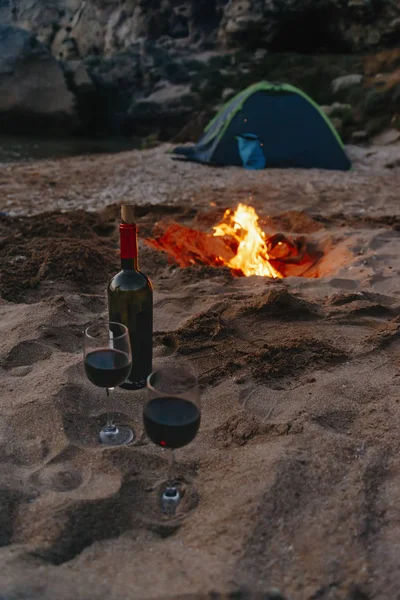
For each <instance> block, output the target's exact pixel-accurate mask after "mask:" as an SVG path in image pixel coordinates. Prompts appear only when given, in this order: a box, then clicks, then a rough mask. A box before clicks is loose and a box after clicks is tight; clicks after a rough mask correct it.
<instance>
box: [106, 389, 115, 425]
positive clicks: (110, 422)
mask: <svg viewBox="0 0 400 600" xmlns="http://www.w3.org/2000/svg"><path fill="white" fill-rule="evenodd" d="M112 392H113V388H106V393H107V425H106V429H107V430H108V431H114V430H115V429H116V426H115V423H114V418H113V416H112V402H111V398H112Z"/></svg>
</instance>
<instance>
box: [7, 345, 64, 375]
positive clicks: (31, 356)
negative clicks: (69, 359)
mask: <svg viewBox="0 0 400 600" xmlns="http://www.w3.org/2000/svg"><path fill="white" fill-rule="evenodd" d="M52 353H53V350H52V349H51V348H50V347H49V346H46V345H45V344H43V343H41V342H39V341H37V340H27V341H25V342H20V343H19V344H17V345H16V346H14V347H13V348H11V350H10V352H9V353H8V355H7V356H6V358H5V360H4V368H5V369H13V368H14V367H25V366H28V365H34V364H35V363H37V362H40V361H42V360H46V359H47V358H50V356H51V355H52Z"/></svg>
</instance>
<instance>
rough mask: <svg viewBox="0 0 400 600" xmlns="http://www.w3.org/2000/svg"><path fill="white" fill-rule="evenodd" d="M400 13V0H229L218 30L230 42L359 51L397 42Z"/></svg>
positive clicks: (291, 48)
mask: <svg viewBox="0 0 400 600" xmlns="http://www.w3.org/2000/svg"><path fill="white" fill-rule="evenodd" d="M399 17H400V5H399V3H398V2H395V1H394V2H384V3H383V2H382V3H381V2H370V1H365V2H364V1H362V0H352V2H345V1H341V0H321V1H320V2H316V1H315V0H284V1H282V2H278V1H277V0H264V1H263V2H261V1H260V0H230V2H228V3H227V4H226V5H225V7H224V9H223V18H222V21H221V25H220V27H219V32H218V33H219V39H220V40H221V41H222V42H223V43H224V44H226V45H228V46H236V45H237V44H240V45H242V46H244V45H245V46H247V47H250V48H254V47H255V45H257V46H258V47H260V46H264V47H266V48H271V49H272V50H278V51H298V52H315V51H317V50H319V49H321V50H332V51H335V52H337V51H338V49H340V50H341V51H342V52H343V51H344V52H349V51H350V52H360V51H364V50H366V49H368V48H371V47H376V46H379V45H381V44H382V43H385V42H388V43H392V44H395V43H396V41H395V33H394V27H396V25H394V26H393V22H396V19H397V18H399ZM257 46H256V47H257Z"/></svg>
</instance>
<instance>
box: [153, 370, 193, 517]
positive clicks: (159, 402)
mask: <svg viewBox="0 0 400 600" xmlns="http://www.w3.org/2000/svg"><path fill="white" fill-rule="evenodd" d="M200 417H201V409H200V391H199V385H198V381H197V377H196V376H195V375H193V373H192V372H191V371H189V370H188V369H186V368H181V367H179V366H173V367H164V368H161V369H158V370H156V371H154V372H153V373H151V374H150V375H149V377H148V379H147V399H146V401H145V404H144V407H143V424H144V428H145V430H146V433H147V435H148V436H149V438H150V439H151V441H152V442H153V443H154V444H157V445H158V446H161V447H162V448H165V449H166V450H167V452H168V462H169V469H168V480H167V482H166V484H165V488H164V491H163V493H162V502H163V505H164V506H165V505H169V506H170V507H172V508H173V507H174V506H176V505H177V504H178V503H179V501H180V499H181V495H180V492H179V489H178V487H177V485H176V480H175V478H174V466H175V463H174V461H175V455H174V449H175V448H182V447H183V446H186V445H187V444H189V443H190V442H191V441H192V440H193V439H194V438H195V437H196V434H197V432H198V430H199V426H200Z"/></svg>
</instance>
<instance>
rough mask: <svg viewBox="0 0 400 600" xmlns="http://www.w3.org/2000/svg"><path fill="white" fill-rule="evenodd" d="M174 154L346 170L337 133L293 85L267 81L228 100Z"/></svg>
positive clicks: (222, 162)
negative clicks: (192, 139)
mask: <svg viewBox="0 0 400 600" xmlns="http://www.w3.org/2000/svg"><path fill="white" fill-rule="evenodd" d="M255 143H256V146H257V147H255ZM173 152H174V153H175V154H178V155H180V156H184V157H185V158H187V159H189V160H193V161H197V162H202V163H209V164H213V165H239V166H241V165H243V166H246V167H248V168H263V167H264V166H265V167H267V168H268V167H301V168H313V167H314V168H320V169H337V170H347V169H350V168H351V162H350V160H349V158H348V157H347V156H346V153H345V151H344V147H343V143H342V141H341V139H340V137H339V134H338V133H337V131H336V130H335V128H334V126H333V125H332V123H331V122H330V120H329V119H328V117H327V116H326V115H325V113H324V112H323V111H322V110H321V109H320V107H319V106H318V105H317V104H316V103H315V102H314V101H313V100H311V98H309V97H308V96H307V95H306V94H305V93H304V92H302V91H301V90H299V89H297V88H295V87H294V86H292V85H289V84H286V83H284V84H272V83H268V82H267V81H262V82H260V83H257V84H254V85H252V86H250V87H249V88H247V89H245V90H243V91H242V92H240V93H239V94H237V95H236V96H235V97H234V98H232V99H231V100H230V101H229V102H228V103H227V104H226V105H225V106H224V107H223V108H222V109H221V110H220V111H219V112H218V113H217V115H216V116H215V117H214V119H213V120H212V121H211V122H210V123H209V124H208V125H207V127H206V128H205V131H204V134H203V136H202V137H201V139H200V140H199V142H198V143H197V144H196V145H195V146H192V147H188V146H181V147H178V148H175V150H174V151H173ZM257 152H258V154H257Z"/></svg>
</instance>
